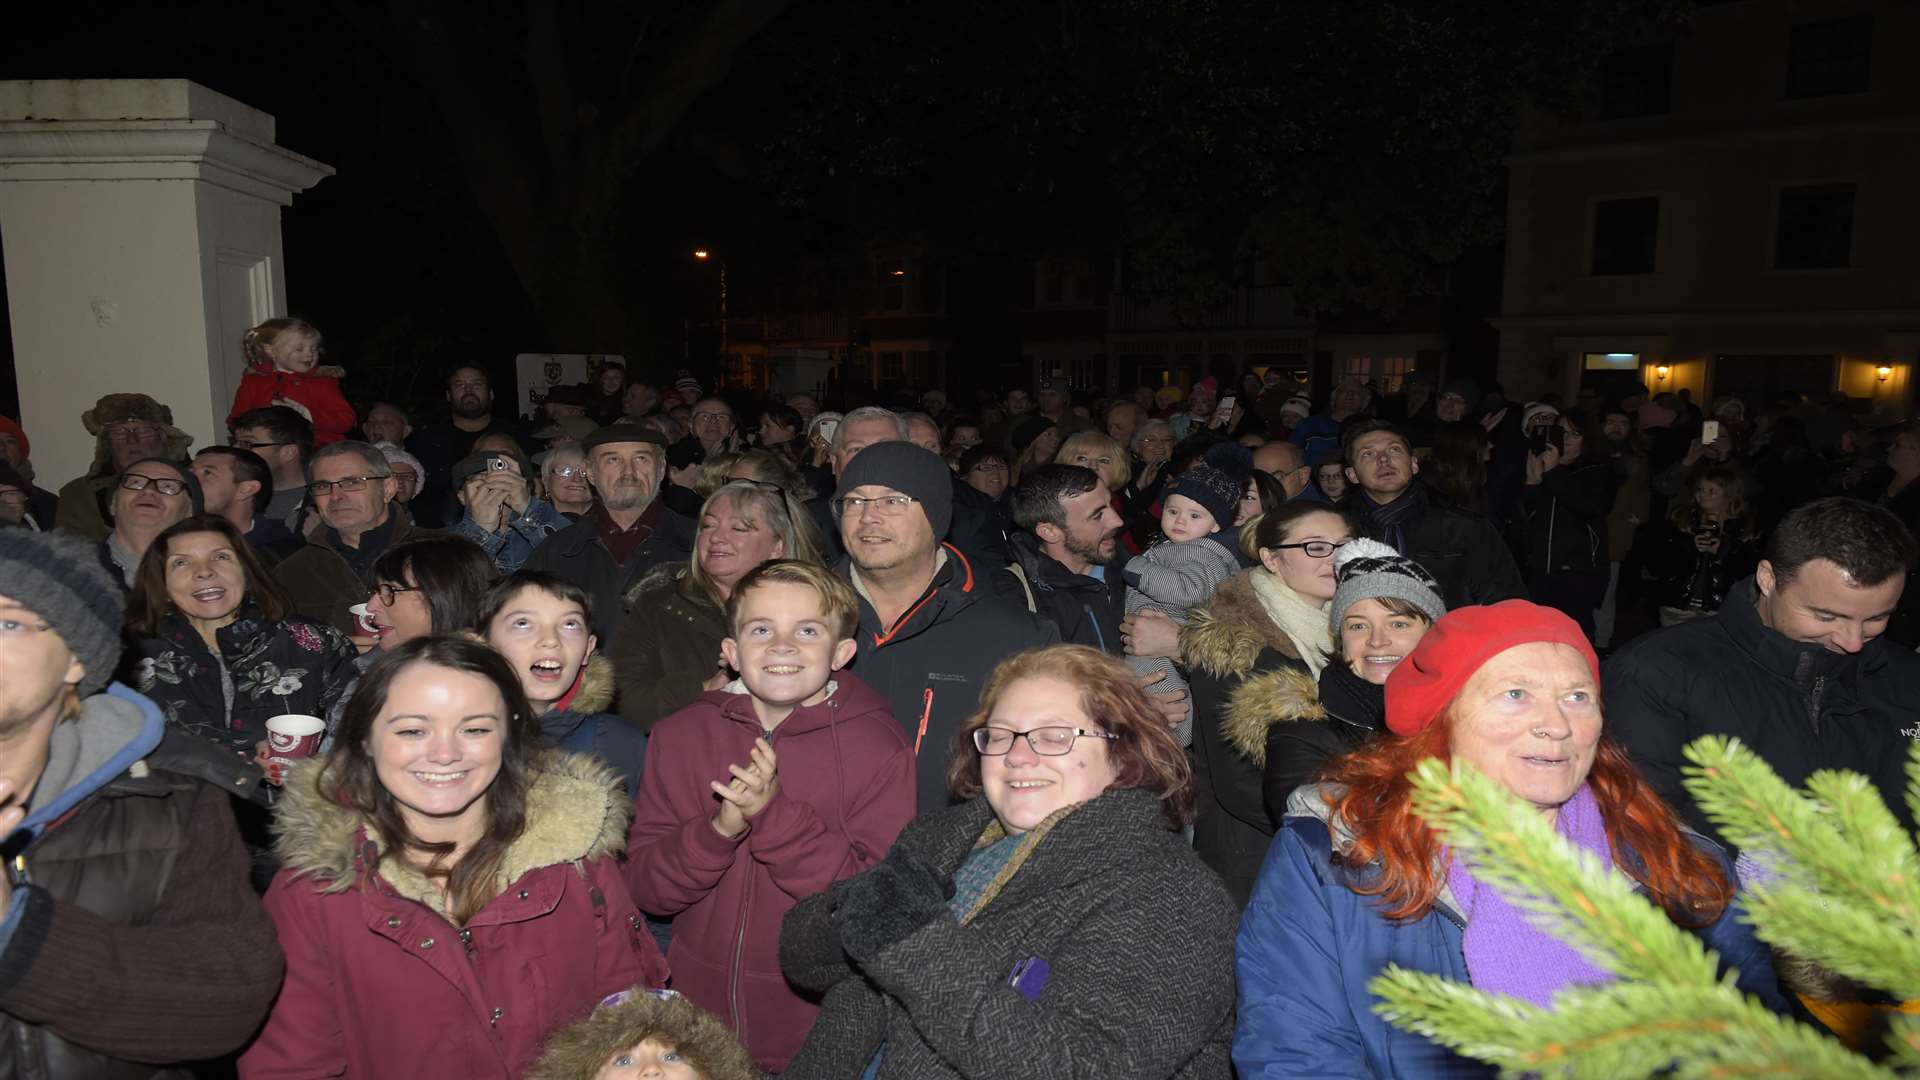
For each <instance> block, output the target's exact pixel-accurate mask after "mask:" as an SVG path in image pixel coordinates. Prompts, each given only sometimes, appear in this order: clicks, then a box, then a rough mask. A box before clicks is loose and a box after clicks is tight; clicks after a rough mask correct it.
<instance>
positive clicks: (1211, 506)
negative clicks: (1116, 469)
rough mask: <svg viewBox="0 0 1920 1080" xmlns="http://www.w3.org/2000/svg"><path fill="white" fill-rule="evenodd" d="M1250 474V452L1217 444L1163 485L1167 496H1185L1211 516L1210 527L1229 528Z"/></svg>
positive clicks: (1233, 444)
mask: <svg viewBox="0 0 1920 1080" xmlns="http://www.w3.org/2000/svg"><path fill="white" fill-rule="evenodd" d="M1252 472H1253V451H1251V450H1248V449H1247V448H1246V447H1244V446H1241V445H1240V444H1239V443H1232V442H1223V443H1217V444H1215V445H1214V446H1212V447H1209V448H1208V450H1207V456H1206V457H1205V458H1203V459H1201V460H1200V461H1199V462H1197V463H1196V464H1194V465H1193V466H1192V467H1191V468H1189V469H1188V470H1187V471H1186V472H1183V473H1181V474H1180V475H1179V476H1176V477H1174V478H1173V480H1172V481H1170V482H1169V483H1168V484H1167V494H1168V495H1170V496H1171V495H1185V496H1186V497H1187V498H1189V499H1192V500H1193V501H1194V502H1197V503H1199V504H1200V505H1201V506H1203V507H1205V508H1206V511H1207V513H1209V514H1212V515H1213V522H1214V524H1216V525H1218V526H1220V527H1221V528H1222V529H1231V528H1233V519H1234V518H1236V517H1238V516H1239V514H1238V513H1237V511H1238V510H1239V509H1240V499H1241V497H1242V496H1244V495H1246V493H1247V477H1248V476H1249V475H1251V474H1252Z"/></svg>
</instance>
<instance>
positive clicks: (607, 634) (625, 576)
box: [522, 504, 694, 650]
mask: <svg viewBox="0 0 1920 1080" xmlns="http://www.w3.org/2000/svg"><path fill="white" fill-rule="evenodd" d="M693 534H694V523H693V522H692V521H691V520H689V519H688V518H686V517H683V516H681V515H679V514H676V513H674V512H673V511H672V510H671V509H669V508H668V507H667V506H666V505H665V504H662V505H661V506H660V508H659V516H658V517H657V519H656V520H655V521H654V525H653V532H652V533H651V534H649V535H648V536H647V538H646V539H645V540H643V541H641V543H640V546H639V548H638V549H637V550H635V551H634V553H633V556H632V557H631V558H629V559H628V560H627V561H626V564H625V565H622V564H620V563H617V562H615V561H614V558H613V552H612V551H609V550H608V549H607V544H606V541H604V540H602V539H600V530H599V526H598V524H597V522H596V519H595V517H594V515H593V514H588V515H587V516H586V517H583V518H581V519H580V520H579V521H576V522H574V523H573V524H572V525H569V526H567V527H566V528H564V529H561V530H560V531H559V532H557V533H554V534H553V535H552V536H549V537H547V538H546V539H545V540H544V541H542V542H541V544H540V546H539V547H537V548H534V549H533V554H532V555H530V556H528V557H527V561H526V563H525V564H524V565H523V566H522V569H525V570H544V571H546V572H547V573H549V574H558V575H559V576H561V577H563V578H565V579H567V580H568V581H571V582H573V583H574V584H575V585H578V586H580V587H581V588H582V589H585V590H586V591H587V601H588V603H589V605H590V606H591V607H592V608H593V610H592V611H590V612H589V613H588V614H589V615H591V616H592V618H593V628H594V631H595V632H596V633H598V634H599V635H600V647H601V648H603V649H609V650H611V649H612V648H613V647H614V645H615V644H616V643H617V642H618V640H619V635H620V631H621V628H622V624H623V623H624V622H625V621H626V620H625V618H624V616H625V615H626V608H625V606H624V604H623V601H624V600H625V598H626V597H627V596H628V595H629V594H630V593H631V592H632V591H633V589H634V587H635V586H637V585H639V584H640V581H641V579H642V578H644V577H646V574H647V571H649V570H651V569H653V568H654V567H655V566H658V565H659V564H661V563H666V562H673V561H675V560H679V561H681V562H685V561H686V560H687V559H688V558H690V557H691V556H692V555H693Z"/></svg>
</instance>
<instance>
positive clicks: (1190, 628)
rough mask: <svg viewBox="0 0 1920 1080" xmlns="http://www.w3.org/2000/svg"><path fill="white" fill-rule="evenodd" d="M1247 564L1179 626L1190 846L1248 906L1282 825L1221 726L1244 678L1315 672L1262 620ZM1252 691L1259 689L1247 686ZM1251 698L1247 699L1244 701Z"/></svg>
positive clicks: (1258, 776) (1257, 769) (1257, 775)
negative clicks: (1189, 721)
mask: <svg viewBox="0 0 1920 1080" xmlns="http://www.w3.org/2000/svg"><path fill="white" fill-rule="evenodd" d="M1266 572H1267V571H1265V570H1247V571H1243V572H1241V573H1239V574H1236V575H1234V576H1233V577H1230V578H1228V579H1227V580H1225V581H1223V582H1221V583H1220V587H1219V588H1218V589H1216V590H1214V594H1213V600H1212V601H1211V602H1210V603H1208V605H1207V606H1206V607H1204V608H1196V609H1195V610H1194V612H1193V613H1192V615H1191V616H1189V617H1188V620H1187V625H1186V626H1184V627H1182V628H1181V630H1180V650H1181V653H1182V655H1183V656H1185V658H1186V663H1187V681H1188V685H1189V686H1191V687H1192V688H1193V748H1192V755H1193V782H1194V792H1195V795H1196V797H1197V800H1198V807H1197V809H1196V817H1195V819H1194V823H1193V850H1194V853H1195V854H1197V855H1199V856H1200V860H1201V861H1202V862H1204V863H1206V864H1207V865H1208V866H1210V867H1212V868H1213V870H1214V872H1215V873H1217V874H1219V875H1220V879H1221V880H1222V881H1223V882H1225V883H1226V886H1227V891H1228V892H1230V893H1232V894H1233V898H1234V902H1235V903H1237V904H1239V905H1241V906H1242V907H1245V906H1246V903H1247V897H1248V896H1249V895H1251V894H1252V892H1253V881H1254V878H1255V876H1257V875H1258V874H1259V872H1260V860H1262V859H1264V858H1266V855H1267V847H1268V845H1270V844H1271V843H1272V842H1273V834H1274V832H1275V830H1277V829H1278V828H1279V827H1280V823H1279V820H1278V819H1277V818H1275V817H1273V816H1272V815H1270V814H1269V813H1268V812H1267V804H1266V795H1265V788H1264V784H1265V779H1264V777H1263V775H1262V772H1261V766H1259V765H1255V764H1254V763H1253V762H1252V761H1250V760H1248V758H1247V757H1246V756H1245V755H1243V754H1242V753H1240V752H1239V750H1237V749H1235V747H1234V745H1233V743H1232V742H1231V741H1230V740H1229V737H1228V734H1227V730H1226V725H1227V723H1228V718H1229V717H1230V716H1231V715H1232V714H1233V702H1234V700H1235V698H1236V696H1237V695H1238V694H1239V693H1240V691H1241V688H1242V687H1243V686H1245V685H1246V684H1247V683H1248V682H1249V681H1250V680H1253V679H1256V678H1260V677H1262V676H1270V675H1274V674H1276V673H1279V672H1284V671H1290V672H1293V673H1294V674H1295V675H1297V676H1298V677H1299V678H1300V679H1302V680H1305V681H1306V683H1307V684H1308V685H1311V684H1312V681H1313V676H1312V675H1311V674H1309V672H1308V668H1307V665H1306V662H1305V661H1303V660H1301V659H1300V654H1299V653H1298V652H1296V651H1295V650H1294V647H1293V642H1291V641H1289V640H1288V639H1287V635H1286V634H1285V633H1283V632H1282V631H1281V629H1280V628H1279V627H1278V626H1276V625H1274V622H1273V620H1272V619H1271V618H1268V616H1267V613H1266V611H1265V609H1263V608H1262V607H1261V606H1260V599H1259V597H1257V596H1256V595H1254V592H1253V585H1252V583H1251V582H1250V581H1249V580H1248V578H1247V575H1248V574H1264V573H1266ZM1252 693H1255V694H1257V693H1259V691H1253V692H1252ZM1249 700H1250V701H1251V700H1252V699H1251V698H1250V699H1249Z"/></svg>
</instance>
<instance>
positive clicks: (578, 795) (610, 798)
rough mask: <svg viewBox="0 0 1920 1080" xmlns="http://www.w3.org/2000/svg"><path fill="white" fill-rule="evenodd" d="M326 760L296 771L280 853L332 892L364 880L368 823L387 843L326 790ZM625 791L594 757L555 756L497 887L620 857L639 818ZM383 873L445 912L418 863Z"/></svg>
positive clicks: (283, 814)
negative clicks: (362, 855)
mask: <svg viewBox="0 0 1920 1080" xmlns="http://www.w3.org/2000/svg"><path fill="white" fill-rule="evenodd" d="M325 760H326V759H324V758H321V759H315V760H313V761H309V762H303V763H301V764H299V765H296V766H294V768H293V770H292V771H291V772H290V773H288V775H287V786H286V791H285V794H283V795H282V796H281V799H280V805H279V807H278V809H277V811H276V813H275V817H274V831H275V832H277V833H278V834H279V840H278V842H276V843H275V845H274V850H275V851H276V852H277V853H278V854H279V856H280V861H281V862H282V863H283V864H285V865H286V867H287V869H289V870H293V871H296V872H298V873H301V874H304V875H306V876H307V877H310V878H312V879H313V880H314V883H315V884H316V885H317V886H318V887H319V889H320V891H322V892H330V893H331V892H342V891H345V890H346V889H348V888H349V887H351V886H352V885H354V884H355V882H356V880H357V878H358V876H359V872H358V870H357V869H356V866H355V858H354V856H355V850H354V848H355V845H356V843H357V838H358V837H359V835H360V831H361V829H362V827H363V826H364V828H365V830H366V839H367V840H368V841H370V842H371V843H373V844H374V845H375V846H376V847H378V848H384V847H385V846H386V845H385V843H384V842H383V841H382V840H381V838H380V836H379V834H378V833H376V832H375V831H374V829H373V826H372V824H371V823H369V822H367V821H366V820H365V819H363V818H362V817H361V816H360V814H359V813H358V812H357V811H355V810H352V809H350V808H348V807H345V806H341V805H340V804H339V803H337V802H334V801H333V800H332V799H330V798H329V797H327V796H326V795H324V794H322V793H321V791H320V789H319V787H318V781H319V778H320V774H321V772H322V771H323V764H324V762H325ZM625 790H626V789H625V784H624V783H623V782H622V781H621V779H620V777H619V775H618V774H616V773H615V772H614V771H613V770H612V769H610V768H608V767H607V766H606V765H605V764H604V763H603V762H601V760H600V759H599V758H597V757H594V756H593V755H591V754H561V753H550V754H547V755H546V756H545V760H544V763H543V766H542V767H541V768H540V770H539V771H538V772H537V773H535V774H534V780H533V785H532V789H531V790H530V791H528V792H527V828H526V831H525V832H523V833H521V834H520V838H519V839H518V840H515V841H514V842H513V844H512V846H511V847H509V848H508V850H507V857H506V859H505V860H504V861H503V862H502V863H501V864H500V876H499V878H498V879H497V880H496V881H495V883H494V884H495V887H496V888H498V889H502V890H504V889H505V888H506V887H507V886H508V885H511V884H512V883H513V882H514V881H516V880H518V879H519V878H521V877H523V876H525V875H526V874H528V873H529V872H531V871H534V870H538V869H540V868H542V867H546V866H555V865H558V864H560V863H578V862H581V861H583V860H586V859H598V858H603V857H606V856H610V855H618V854H620V853H621V852H622V851H624V850H625V849H626V845H627V821H628V819H629V818H630V817H631V816H632V813H633V807H632V804H631V803H630V802H629V801H628V800H627V798H626V793H625ZM380 876H381V877H382V878H384V879H385V880H386V881H387V883H388V884H390V885H392V886H393V890H394V891H395V892H397V893H399V894H400V895H402V896H404V897H406V898H407V899H409V900H416V901H419V902H420V903H422V904H425V905H427V906H428V907H432V908H435V909H436V910H437V909H438V906H439V899H438V897H439V890H438V888H437V887H435V885H434V884H433V883H432V882H431V881H429V880H428V879H427V876H426V875H425V874H423V873H421V872H420V871H419V870H417V869H414V868H413V867H412V866H411V865H409V864H407V863H405V862H402V861H401V860H399V859H387V860H385V861H384V862H382V863H381V865H380Z"/></svg>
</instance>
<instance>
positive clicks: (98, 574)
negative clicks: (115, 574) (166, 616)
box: [0, 529, 127, 697]
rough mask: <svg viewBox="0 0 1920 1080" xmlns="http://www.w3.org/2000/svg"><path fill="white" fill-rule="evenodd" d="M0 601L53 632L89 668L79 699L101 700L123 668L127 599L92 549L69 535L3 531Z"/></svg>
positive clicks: (82, 683) (24, 530) (0, 557)
mask: <svg viewBox="0 0 1920 1080" xmlns="http://www.w3.org/2000/svg"><path fill="white" fill-rule="evenodd" d="M0 596H5V597H6V598H7V599H9V600H11V601H13V602H14V603H16V604H19V605H20V606H21V607H23V608H26V609H27V610H28V611H31V612H33V613H34V614H35V615H38V616H40V617H41V618H42V619H45V620H46V621H47V625H49V626H51V627H53V632H54V633H56V634H59V635H60V640H61V641H63V642H65V643H66V646H67V648H68V649H69V650H71V651H72V652H73V655H74V656H76V657H78V658H79V660H80V663H81V664H82V665H84V666H85V667H86V669H87V670H86V674H85V675H84V676H82V677H81V679H80V694H81V696H83V697H84V696H87V695H90V694H97V693H99V692H100V690H101V688H102V687H104V686H106V685H107V681H108V680H109V679H111V678H112V677H113V669H114V667H115V666H116V665H118V664H119V662H120V623H121V620H122V619H123V617H124V616H125V614H126V606H127V605H126V599H125V598H124V597H123V596H122V595H121V592H120V586H119V584H118V583H116V582H115V581H114V580H113V579H112V578H110V577H108V576H107V570H106V567H104V566H102V565H101V563H100V555H99V553H98V552H97V551H96V550H95V547H94V545H92V544H90V543H88V542H86V541H85V540H82V539H80V538H79V537H75V536H68V535H67V534H66V533H59V532H51V533H43V532H34V531H32V530H31V529H0Z"/></svg>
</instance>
